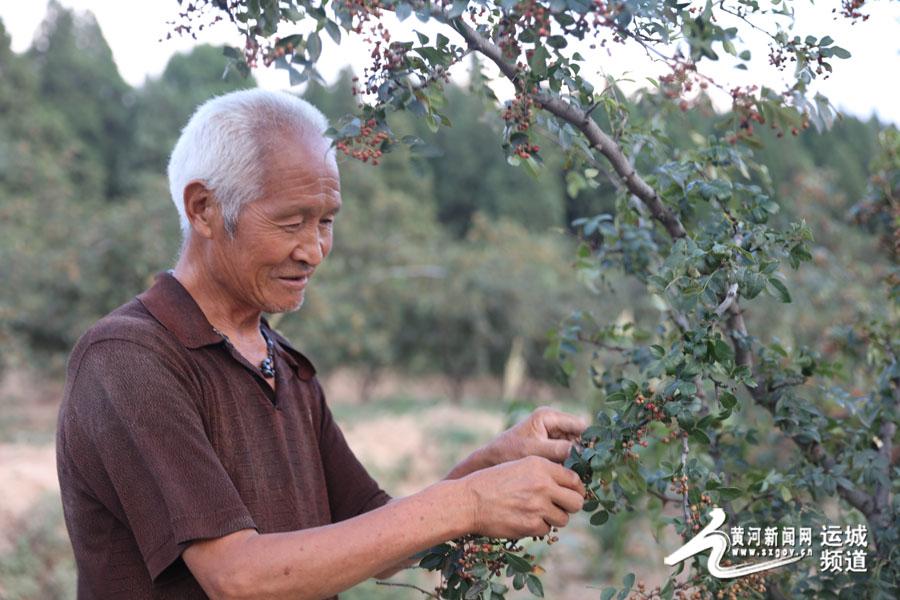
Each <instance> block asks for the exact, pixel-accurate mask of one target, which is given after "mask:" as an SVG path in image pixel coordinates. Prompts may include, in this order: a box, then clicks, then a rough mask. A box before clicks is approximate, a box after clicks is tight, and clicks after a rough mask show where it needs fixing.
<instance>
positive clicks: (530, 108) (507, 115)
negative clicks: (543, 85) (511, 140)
mask: <svg viewBox="0 0 900 600" xmlns="http://www.w3.org/2000/svg"><path fill="white" fill-rule="evenodd" d="M532 91H533V92H534V93H537V88H536V87H535V88H533V90H532ZM534 108H535V101H534V97H533V96H532V95H531V94H528V93H525V92H522V91H520V92H516V96H515V98H513V99H512V101H511V102H510V103H509V104H508V105H507V107H506V109H505V110H504V111H503V114H502V117H503V120H504V121H506V123H507V124H508V125H510V126H515V129H516V131H520V132H523V133H524V132H526V131H528V129H529V128H530V127H531V124H532V123H533V122H534Z"/></svg>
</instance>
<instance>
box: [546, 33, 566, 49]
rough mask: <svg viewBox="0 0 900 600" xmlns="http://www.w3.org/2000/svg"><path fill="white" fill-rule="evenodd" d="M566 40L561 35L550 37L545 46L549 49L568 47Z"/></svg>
mask: <svg viewBox="0 0 900 600" xmlns="http://www.w3.org/2000/svg"><path fill="white" fill-rule="evenodd" d="M568 43H569V42H568V41H566V38H565V37H564V36H561V35H551V36H550V37H548V38H547V45H548V46H550V47H551V48H565V47H566V46H567V45H568Z"/></svg>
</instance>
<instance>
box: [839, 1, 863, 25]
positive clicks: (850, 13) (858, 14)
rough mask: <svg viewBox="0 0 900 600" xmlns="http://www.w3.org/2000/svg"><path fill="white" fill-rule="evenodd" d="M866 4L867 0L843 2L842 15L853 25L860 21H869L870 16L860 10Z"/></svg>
mask: <svg viewBox="0 0 900 600" xmlns="http://www.w3.org/2000/svg"><path fill="white" fill-rule="evenodd" d="M865 3H866V0H841V14H842V15H843V16H845V17H847V18H848V19H850V20H851V21H852V22H853V23H856V21H857V20H859V19H862V20H863V21H868V20H869V15H866V14H863V13H862V11H860V10H859V9H861V8H862V7H863V4H865ZM836 10H837V9H834V10H832V11H831V12H835V11H836Z"/></svg>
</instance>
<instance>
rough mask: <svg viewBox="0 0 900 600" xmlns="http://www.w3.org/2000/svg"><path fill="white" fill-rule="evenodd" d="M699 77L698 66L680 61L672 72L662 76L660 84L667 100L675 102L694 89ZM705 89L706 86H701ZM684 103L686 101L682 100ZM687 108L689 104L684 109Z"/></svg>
mask: <svg viewBox="0 0 900 600" xmlns="http://www.w3.org/2000/svg"><path fill="white" fill-rule="evenodd" d="M696 77H697V66H696V65H694V63H692V62H687V61H678V62H676V63H675V64H674V65H673V66H672V72H671V73H667V74H665V75H662V76H660V78H659V83H660V87H661V88H662V91H663V94H665V96H666V98H669V99H672V100H674V99H675V98H678V97H680V96H681V95H682V94H684V93H685V92H690V91H691V90H693V89H694V80H695V79H696ZM701 87H703V88H704V89H705V85H703V84H701ZM682 102H684V100H682ZM682 108H683V109H684V108H687V104H686V103H685V105H684V106H683V107H682Z"/></svg>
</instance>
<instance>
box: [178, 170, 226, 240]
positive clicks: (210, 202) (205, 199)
mask: <svg viewBox="0 0 900 600" xmlns="http://www.w3.org/2000/svg"><path fill="white" fill-rule="evenodd" d="M184 214H185V215H186V216H187V219H188V221H189V222H190V223H191V227H192V228H193V230H194V231H195V232H197V234H198V235H200V236H201V237H205V238H207V239H212V237H213V235H214V234H215V231H216V230H217V229H218V227H219V226H220V221H221V212H220V210H219V203H218V202H216V200H215V198H213V194H212V191H210V189H209V188H207V187H206V186H205V185H204V184H203V182H202V181H191V182H190V183H188V184H187V185H186V186H185V187H184Z"/></svg>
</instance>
